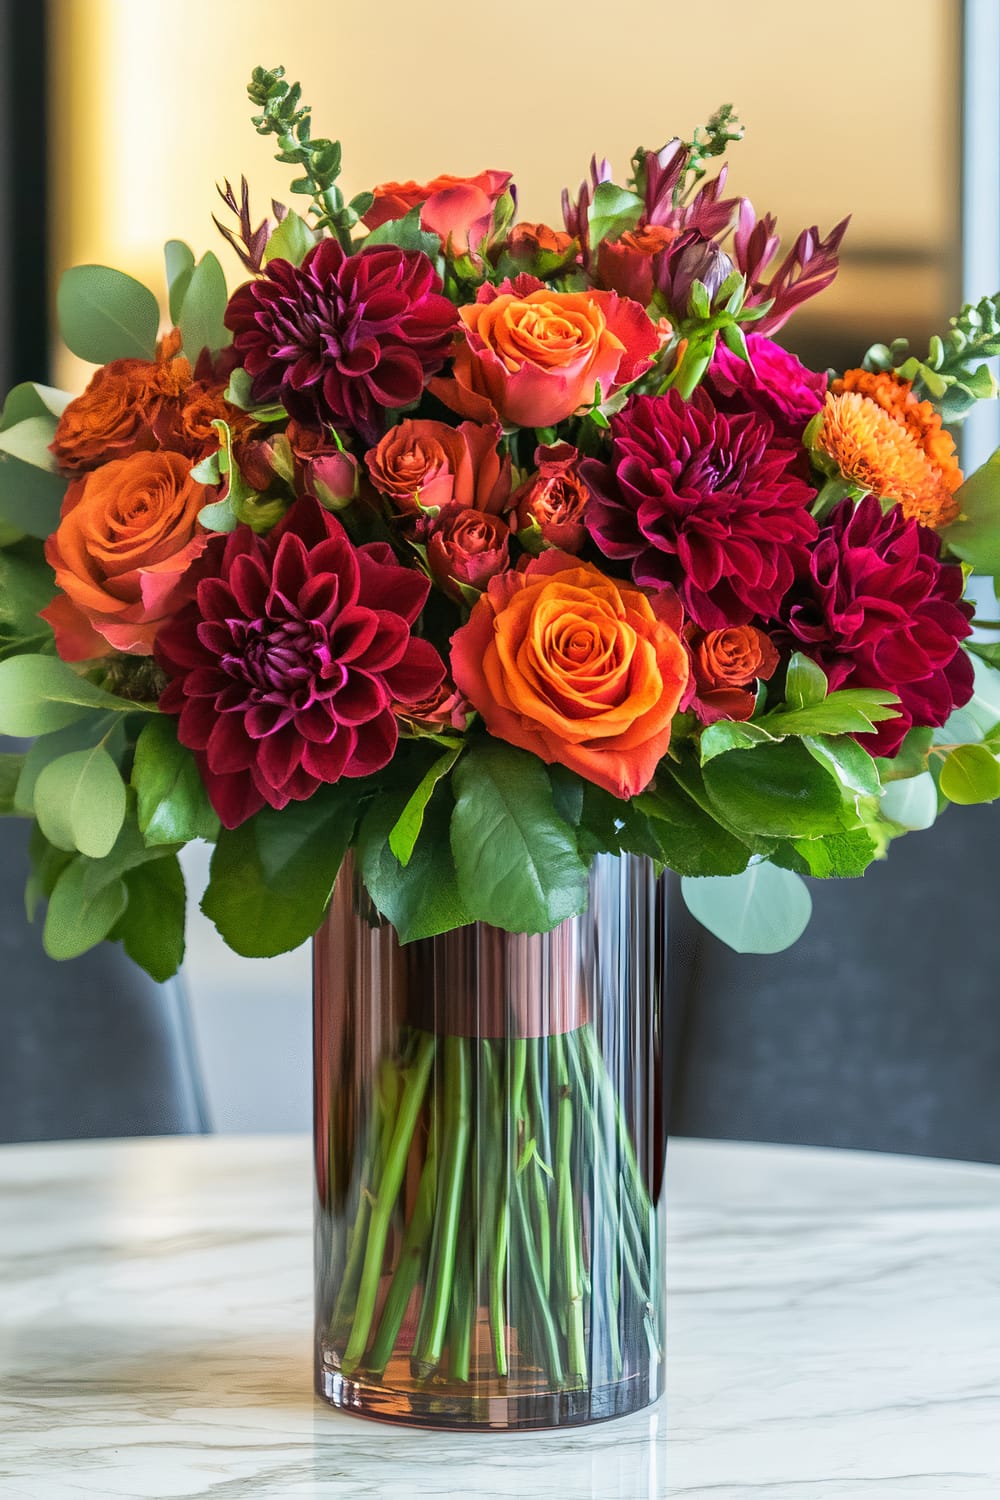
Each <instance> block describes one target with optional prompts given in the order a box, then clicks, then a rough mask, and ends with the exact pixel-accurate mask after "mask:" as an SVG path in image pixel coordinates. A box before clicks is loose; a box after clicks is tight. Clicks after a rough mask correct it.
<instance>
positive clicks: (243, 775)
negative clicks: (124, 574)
mask: <svg viewBox="0 0 1000 1500" xmlns="http://www.w3.org/2000/svg"><path fill="white" fill-rule="evenodd" d="M199 574H200V581H199V583H198V585H197V592H196V596H195V599H194V601H193V603H191V604H190V605H188V606H187V607H186V608H185V609H183V610H182V611H181V612H180V613H179V614H178V615H177V616H176V618H175V619H174V620H172V621H171V623H170V624H169V625H167V626H165V627H163V629H161V631H160V635H159V639H158V641H157V648H156V659H157V661H158V662H159V664H160V666H161V667H162V668H163V670H164V671H165V672H166V674H167V676H168V677H169V678H170V684H169V686H168V687H167V688H166V689H165V691H164V693H163V695H162V697H161V698H160V707H161V708H162V709H163V711H164V712H165V713H170V714H179V715H180V719H179V723H178V727H177V737H178V739H179V740H180V742H181V744H183V745H187V746H188V748H189V749H191V750H193V751H194V752H195V754H196V756H197V758H198V763H199V767H200V769H201V774H202V777H203V779H204V781H205V785H206V786H207V788H208V794H209V797H210V798H211V801H212V806H213V807H214V808H215V810H216V812H217V813H218V815H219V817H220V818H221V820H222V822H223V823H224V825H225V826H226V827H227V828H235V827H236V826H237V825H238V824H239V823H242V822H244V820H245V819H246V818H248V817H250V816H251V814H252V813H255V812H257V810H258V809H259V808H261V807H263V806H264V804H265V803H268V804H269V805H270V806H271V807H278V808H280V807H284V806H285V805H286V804H287V803H288V802H290V801H302V800H303V799H305V798H306V797H310V796H312V794H313V792H315V791H316V789H317V787H319V785H320V784H321V783H322V782H329V781H339V780H340V778H341V776H370V775H372V773H373V772H375V771H380V770H381V769H382V767H383V766H385V765H387V764H388V762H389V761H390V760H391V759H392V756H393V753H394V751H395V748H396V741H397V736H398V731H397V720H396V716H395V714H394V712H393V706H394V705H395V704H408V703H418V702H420V701H422V700H423V699H425V698H427V697H428V696H429V695H430V694H431V693H433V692H434V690H435V688H436V687H437V686H438V684H439V683H440V682H441V679H442V678H443V676H444V664H443V663H442V661H441V658H440V657H439V656H438V654H437V652H436V651H435V650H434V648H433V646H431V645H430V644H429V643H428V642H427V641H423V640H419V639H417V638H416V637H414V636H412V635H411V634H410V628H411V626H412V625H413V622H414V620H415V619H416V618H417V615H418V614H419V613H420V610H421V609H422V607H423V604H424V600H425V599H426V598H427V592H428V589H429V587H430V585H429V583H428V581H427V579H426V578H423V577H421V575H420V574H419V573H418V572H416V571H415V570H414V569H411V568H404V567H402V566H401V565H400V564H399V563H397V561H396V559H395V556H394V554H393V552H392V550H391V548H390V547H388V546H386V545H385V544H384V543H381V542H379V543H370V544H369V545H367V546H364V547H355V546H354V545H353V543H352V542H351V541H350V540H349V539H348V536H347V533H346V532H345V531H344V528H343V527H342V526H341V524H340V522H339V521H338V520H336V518H335V517H334V516H331V515H329V514H328V513H327V512H326V511H324V510H323V509H322V507H321V506H320V505H318V504H317V503H316V501H315V500H311V499H303V500H299V501H297V502H296V503H295V504H294V505H293V506H292V508H291V510H289V512H288V514H287V515H286V516H285V518H284V520H283V521H282V522H281V524H280V525H279V526H277V527H276V528H275V529H274V531H272V532H271V533H270V534H269V535H268V536H266V537H260V536H257V535H255V533H254V532H253V531H251V529H250V527H249V526H240V527H238V528H237V530H236V531H234V532H232V533H231V534H230V535H229V536H216V537H213V538H212V540H211V541H210V542H209V544H208V546H207V547H206V549H205V552H204V554H203V556H202V559H201V562H200V564H199Z"/></svg>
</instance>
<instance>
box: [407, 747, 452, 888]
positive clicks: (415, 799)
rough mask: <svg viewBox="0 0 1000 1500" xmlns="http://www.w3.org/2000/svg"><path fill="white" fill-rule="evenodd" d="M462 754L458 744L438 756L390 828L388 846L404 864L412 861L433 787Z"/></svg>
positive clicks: (432, 793)
mask: <svg viewBox="0 0 1000 1500" xmlns="http://www.w3.org/2000/svg"><path fill="white" fill-rule="evenodd" d="M461 753H462V746H461V745H460V744H459V745H455V746H454V747H453V748H451V749H450V750H446V751H445V753H444V755H441V756H439V757H438V759H437V760H436V761H435V762H434V764H433V765H432V766H431V767H430V768H429V769H428V770H427V772H426V773H425V775H424V776H423V778H422V779H421V781H420V784H419V785H418V787H417V789H416V791H415V792H414V793H413V795H412V796H411V797H410V798H409V799H408V801H407V803H406V806H405V807H404V808H403V811H402V812H401V813H400V815H399V817H398V818H397V819H396V821H395V823H394V824H393V825H392V828H391V829H390V830H389V848H390V849H391V850H392V852H393V854H394V855H395V856H396V858H397V859H398V860H399V863H400V864H401V865H408V864H409V862H410V859H411V857H412V855H413V850H414V846H415V845H416V842H417V839H418V838H419V837H420V830H421V828H422V827H423V825H424V813H425V812H426V810H427V804H428V802H429V801H430V800H431V797H432V796H433V795H434V788H435V787H436V786H437V784H438V782H439V781H440V780H441V779H442V777H444V776H447V774H448V772H449V771H450V770H451V768H452V766H453V765H454V764H455V762H456V760H457V759H458V757H459V756H460V755H461Z"/></svg>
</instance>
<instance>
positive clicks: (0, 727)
mask: <svg viewBox="0 0 1000 1500" xmlns="http://www.w3.org/2000/svg"><path fill="white" fill-rule="evenodd" d="M91 708H104V709H108V710H109V711H111V710H113V711H114V712H116V713H141V712H145V711H147V710H148V705H146V704H142V703H133V702H131V701H129V700H126V699H125V698H116V697H115V696H114V694H113V693H106V692H105V691H104V689H103V688H99V687H96V686H95V685H94V683H92V682H88V681H87V679H86V678H85V677H80V676H79V675H78V674H77V673H76V672H74V671H73V668H72V667H71V666H69V665H67V663H66V662H63V661H60V660H59V658H58V657H56V656H35V655H31V656H28V655H24V656H12V657H9V658H8V660H7V661H3V662H0V734H10V735H16V736H22V737H24V738H29V739H30V738H32V737H34V736H35V735H36V734H47V733H49V731H50V730H53V729H62V728H64V727H65V725H67V724H72V723H73V722H74V721H75V720H76V719H80V718H82V717H83V715H84V714H85V713H86V712H87V710H88V709H91Z"/></svg>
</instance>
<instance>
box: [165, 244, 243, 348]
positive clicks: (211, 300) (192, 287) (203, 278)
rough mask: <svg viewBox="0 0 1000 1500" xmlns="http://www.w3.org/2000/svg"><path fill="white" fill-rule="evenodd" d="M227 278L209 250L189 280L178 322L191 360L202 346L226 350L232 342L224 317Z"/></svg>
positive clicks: (215, 257) (216, 258)
mask: <svg viewBox="0 0 1000 1500" xmlns="http://www.w3.org/2000/svg"><path fill="white" fill-rule="evenodd" d="M226 301H227V293H226V277H225V273H224V271H223V269H222V266H221V265H220V264H219V258H218V256H216V255H213V253H212V251H211V250H209V251H208V252H207V253H206V254H205V255H203V256H202V258H201V260H200V261H199V262H198V264H197V265H196V266H195V268H194V270H193V271H192V272H191V275H190V277H189V279H188V282H187V285H186V287H185V290H184V298H183V300H182V302H181V307H180V316H179V317H178V319H177V325H178V327H179V328H180V331H181V342H182V344H183V347H184V353H185V354H186V355H187V357H188V359H190V360H191V362H192V363H194V361H195V360H196V359H197V358H198V355H199V354H200V353H201V351H202V350H203V349H210V350H211V351H212V353H214V352H215V351H216V349H224V348H225V347H226V346H227V345H228V344H230V343H231V342H232V337H233V336H232V334H231V333H230V332H229V330H228V329H227V328H226V325H225V323H224V322H223V317H224V315H225V311H226Z"/></svg>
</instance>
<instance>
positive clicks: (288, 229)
mask: <svg viewBox="0 0 1000 1500" xmlns="http://www.w3.org/2000/svg"><path fill="white" fill-rule="evenodd" d="M315 243H316V236H315V234H314V233H313V231H312V230H311V229H310V228H309V225H308V224H307V223H306V221H305V219H303V218H301V217H300V216H299V215H298V214H296V213H287V214H286V215H285V217H284V218H283V219H282V221H281V223H280V224H279V225H278V227H277V229H276V230H275V231H274V233H273V234H272V235H271V238H270V239H269V240H268V242H267V248H266V250H265V251H264V264H265V265H267V264H268V263H269V262H270V261H272V260H287V261H291V263H292V265H293V266H298V265H301V264H302V261H303V260H304V259H305V257H306V255H307V254H308V252H309V251H310V250H311V249H312V248H313V246H314V245H315Z"/></svg>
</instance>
